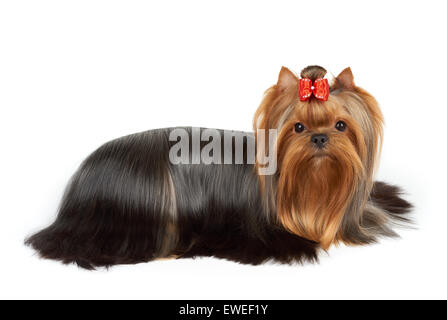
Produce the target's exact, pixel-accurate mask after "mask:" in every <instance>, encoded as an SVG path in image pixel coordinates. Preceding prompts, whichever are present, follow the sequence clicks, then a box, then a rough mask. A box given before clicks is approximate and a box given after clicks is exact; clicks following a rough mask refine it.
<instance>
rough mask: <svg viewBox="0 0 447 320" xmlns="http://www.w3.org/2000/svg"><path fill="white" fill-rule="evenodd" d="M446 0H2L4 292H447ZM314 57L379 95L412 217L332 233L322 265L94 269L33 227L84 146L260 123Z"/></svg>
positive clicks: (390, 155)
mask: <svg viewBox="0 0 447 320" xmlns="http://www.w3.org/2000/svg"><path fill="white" fill-rule="evenodd" d="M446 9H447V7H446V4H445V2H444V1H424V2H423V4H421V2H419V1H383V2H380V1H371V2H369V4H368V3H367V2H364V1H314V2H312V1H302V2H299V1H276V0H275V1H268V2H267V1H246V2H242V1H228V0H227V1H221V2H216V1H193V0H189V1H163V2H161V1H158V2H155V1H151V2H149V1H110V0H108V1H91V0H88V1H19V0H16V1H2V2H0V108H1V114H0V121H1V122H0V134H1V135H0V137H1V157H0V173H1V176H0V188H1V189H0V194H1V201H0V215H1V220H0V246H1V248H0V254H1V255H0V257H1V263H0V298H143V299H145V298H148V299H149V298H158V299H165V298H166V299H168V298H183V299H195V298H208V299H213V298H220V299H229V298H231V299H239V298H252V299H261V298H262V299H280V298H283V299H308V298H447V292H446V288H447V279H446V270H447V257H446V249H445V248H446V244H447V243H446V242H447V240H446V237H445V234H446V231H445V230H446V227H445V226H446V224H447V212H446V206H445V203H444V201H445V198H446V195H445V194H446V190H445V183H444V181H445V180H446V179H447V176H446V167H445V164H446V160H447V159H446V158H447V157H446V151H445V148H446V141H445V140H446V137H445V133H444V131H445V127H446V125H445V121H446V115H447V112H446V110H447V103H446V99H447V94H446V89H445V86H446V83H447V81H446V79H445V74H446V71H447V70H446V69H447V67H446V56H447V47H446V41H445V30H446V29H447V20H446V17H445V12H446ZM310 64H319V65H322V66H324V67H325V68H327V69H328V70H330V72H332V73H333V74H335V75H336V74H337V73H338V72H340V71H341V70H342V69H343V68H345V67H347V66H351V68H352V70H353V72H354V75H355V77H356V83H357V84H358V85H360V86H362V87H364V88H365V89H367V90H368V91H370V92H371V93H372V94H373V95H375V96H376V97H377V99H378V100H379V102H380V104H381V107H382V110H383V113H384V115H385V119H386V130H385V143H384V148H383V154H382V160H381V166H380V170H379V172H378V178H379V179H383V180H385V181H388V182H391V183H395V184H398V185H401V186H403V187H404V188H405V190H406V191H407V199H409V200H410V201H411V202H413V203H414V204H415V206H416V210H415V212H414V213H415V218H416V221H417V228H418V229H417V230H406V231H401V232H400V234H401V235H402V238H401V239H398V240H383V241H381V243H380V244H376V245H371V246H366V247H344V246H341V247H338V248H331V249H330V250H329V252H328V254H323V255H322V256H321V262H320V263H319V264H317V265H305V266H284V265H273V264H267V265H263V266H258V267H252V266H245V265H239V264H236V263H232V262H227V261H223V260H217V259H212V258H204V259H197V260H177V261H160V262H152V263H146V264H139V265H134V266H118V267H114V268H112V269H110V270H109V271H107V270H99V271H95V272H89V271H84V270H82V269H79V268H77V267H75V266H64V265H62V264H60V263H58V262H54V261H45V260H40V259H38V258H37V257H36V256H35V254H34V252H33V251H32V250H31V249H29V248H27V247H25V246H24V245H23V239H24V238H25V237H26V236H27V235H29V234H31V233H32V232H34V231H37V230H38V229H40V228H42V227H44V226H46V225H47V224H49V223H50V222H52V220H53V219H54V217H55V212H56V209H57V205H58V202H59V200H60V197H61V195H62V192H63V189H64V187H65V184H66V182H67V181H68V179H69V177H70V176H71V174H72V173H73V172H74V171H75V169H76V168H77V166H78V165H79V164H80V163H81V161H82V160H83V159H84V158H85V157H86V156H87V155H88V154H89V153H90V152H91V151H93V150H94V149H95V148H97V147H98V146H99V145H100V144H102V143H103V142H105V141H108V140H111V139H113V138H116V137H119V136H122V135H126V134H129V133H134V132H138V131H143V130H147V129H152V128H159V127H167V126H177V125H185V126H204V127H211V128H223V129H235V130H250V129H251V121H252V117H253V114H254V111H255V109H256V108H257V106H258V104H259V102H260V100H261V98H262V95H263V92H264V90H265V89H266V88H268V87H269V86H270V85H272V84H274V83H275V82H276V79H277V75H278V72H279V70H280V68H281V66H282V65H284V66H287V67H289V68H291V69H292V70H294V71H296V72H299V71H300V70H301V68H303V67H305V66H307V65H310Z"/></svg>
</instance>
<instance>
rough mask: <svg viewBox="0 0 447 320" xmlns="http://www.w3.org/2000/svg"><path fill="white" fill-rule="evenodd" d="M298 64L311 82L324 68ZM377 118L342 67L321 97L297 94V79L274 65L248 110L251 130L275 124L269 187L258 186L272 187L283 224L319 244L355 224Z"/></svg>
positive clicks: (368, 177) (367, 184)
mask: <svg viewBox="0 0 447 320" xmlns="http://www.w3.org/2000/svg"><path fill="white" fill-rule="evenodd" d="M304 71H306V72H307V74H305V75H304V76H303V73H302V77H308V78H311V80H312V81H314V80H315V78H317V77H322V76H324V73H325V70H324V69H322V68H321V67H310V68H306V69H305V70H303V72H304ZM381 124H382V116H381V113H380V110H379V109H378V106H377V103H376V102H375V100H374V98H372V97H371V96H370V95H369V94H368V93H366V92H365V91H363V90H362V89H360V88H357V87H356V86H355V85H354V82H353V76H352V73H351V71H350V69H345V70H344V71H343V72H342V73H341V74H340V75H339V76H338V77H337V78H336V79H335V82H334V84H333V85H332V87H331V90H330V94H329V98H328V100H327V101H320V100H317V99H316V98H311V99H309V100H307V101H300V100H299V99H298V78H297V77H296V76H295V75H294V74H293V73H292V72H290V71H289V70H288V69H286V68H283V69H282V70H281V73H280V76H279V80H278V83H277V85H276V86H273V87H272V88H270V89H269V90H268V91H267V93H266V97H265V98H264V101H263V103H262V104H261V106H260V108H259V109H258V112H257V113H256V116H255V129H258V128H262V129H277V130H278V138H277V141H276V145H275V146H267V148H272V147H273V148H275V150H276V153H277V161H278V173H277V175H276V177H275V178H274V179H275V183H274V184H273V185H274V187H275V188H274V190H264V191H267V192H273V193H274V194H275V195H274V197H275V198H276V199H275V203H276V209H277V213H278V218H279V222H280V223H281V224H282V225H283V226H284V227H285V228H286V229H287V230H289V231H290V232H293V233H295V234H297V235H299V236H302V237H304V238H307V239H310V240H313V241H316V242H320V244H321V246H322V247H323V248H327V247H329V246H330V244H331V243H333V242H335V241H337V240H342V239H343V228H342V226H343V225H346V226H347V227H351V225H352V224H353V223H354V224H355V221H354V220H355V219H357V218H358V217H356V216H355V215H356V214H357V212H358V209H359V207H362V206H364V204H365V203H366V200H367V197H368V195H369V191H370V189H371V186H372V176H373V173H374V166H375V159H376V155H377V151H378V148H379V143H380V142H379V141H380V138H381V132H382V131H381ZM259 151H260V152H262V151H263V150H259ZM260 178H261V180H262V179H265V178H262V177H260ZM263 185H265V183H263Z"/></svg>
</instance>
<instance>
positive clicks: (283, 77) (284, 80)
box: [276, 67, 298, 91]
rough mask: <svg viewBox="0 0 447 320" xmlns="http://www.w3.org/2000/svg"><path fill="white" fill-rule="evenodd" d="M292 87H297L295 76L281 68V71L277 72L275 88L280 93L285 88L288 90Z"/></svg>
mask: <svg viewBox="0 0 447 320" xmlns="http://www.w3.org/2000/svg"><path fill="white" fill-rule="evenodd" d="M293 86H295V87H297V86H298V78H297V76H296V75H295V74H294V73H293V72H292V71H290V70H289V69H287V68H286V67H282V68H281V71H280V72H279V76H278V83H277V84H276V87H277V88H278V89H279V90H280V91H284V90H286V89H287V88H290V87H293Z"/></svg>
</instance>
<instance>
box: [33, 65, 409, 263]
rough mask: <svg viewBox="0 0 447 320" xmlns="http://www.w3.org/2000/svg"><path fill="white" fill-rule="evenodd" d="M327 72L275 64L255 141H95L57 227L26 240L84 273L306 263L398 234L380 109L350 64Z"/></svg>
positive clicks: (215, 135) (189, 133)
mask: <svg viewBox="0 0 447 320" xmlns="http://www.w3.org/2000/svg"><path fill="white" fill-rule="evenodd" d="M325 75H326V70H325V69H323V68H322V67H319V66H310V67H307V68H305V69H304V70H303V71H302V72H301V79H299V78H297V77H296V76H295V75H294V74H293V73H292V72H291V71H289V70H288V69H287V68H284V67H283V68H282V69H281V72H280V74H279V79H278V82H277V84H276V85H274V86H272V87H271V88H269V89H268V90H267V91H266V93H265V96H264V99H263V101H262V103H261V105H260V107H259V109H258V110H257V112H256V114H255V118H254V129H255V130H254V131H255V133H256V134H252V133H244V132H230V138H229V139H227V138H228V137H227V135H228V132H225V131H223V130H214V131H213V132H211V133H209V132H208V133H207V134H205V137H204V134H203V132H204V130H202V129H200V128H168V129H158V130H151V131H146V132H142V133H137V134H133V135H130V136H126V137H122V138H119V139H116V140H113V141H111V142H108V143H106V144H104V145H103V146H101V147H100V148H99V149H98V150H96V151H95V152H94V153H93V154H91V155H90V156H89V157H88V158H87V159H86V160H85V161H84V162H83V163H82V165H81V167H80V168H79V170H78V171H77V172H76V173H75V174H74V176H73V178H72V179H71V181H70V183H69V185H68V187H67V190H66V192H65V195H64V197H63V200H62V203H61V205H60V208H59V213H58V216H57V218H56V221H55V222H54V223H53V224H52V225H50V226H49V227H47V228H46V229H43V230H42V231H40V232H38V233H37V234H35V235H33V236H31V237H30V238H28V239H27V240H26V243H27V244H29V245H31V246H32V247H33V248H34V249H36V250H37V251H38V252H39V253H40V255H41V256H42V257H44V258H49V259H57V260H61V261H62V262H64V263H72V262H73V263H76V264H78V265H79V266H81V267H83V268H88V269H91V268H94V267H97V266H110V265H115V264H132V263H138V262H144V261H150V260H155V259H159V258H167V257H175V258H188V257H195V256H215V257H219V258H225V259H229V260H233V261H237V262H241V263H248V264H260V263H262V262H265V261H268V260H273V261H278V262H282V263H292V262H303V261H314V260H316V259H317V253H318V251H319V250H321V249H323V250H326V249H327V248H329V247H330V246H331V245H332V244H336V243H338V242H343V243H346V244H367V243H371V242H374V241H376V240H377V238H378V237H379V236H396V233H395V232H394V231H393V230H392V228H391V227H392V226H393V225H395V224H399V223H400V222H404V223H405V222H408V218H406V216H405V213H407V212H409V211H410V209H411V205H410V204H409V203H408V202H407V201H405V200H404V199H402V198H401V197H400V190H399V189H398V188H397V187H395V186H390V185H387V184H385V183H383V182H374V181H373V177H374V172H375V169H376V167H377V156H378V154H379V152H380V145H381V140H382V123H383V118H382V113H381V111H380V109H379V107H378V104H377V102H376V100H375V99H374V98H373V97H372V96H371V95H370V94H369V93H367V92H366V91H365V90H363V89H361V88H359V87H357V86H356V85H355V84H354V81H353V75H352V73H351V70H350V69H349V68H347V69H345V70H343V71H342V72H341V73H340V75H338V76H337V77H336V78H335V79H334V81H333V82H332V83H331V84H330V85H329V82H328V81H327V80H326V79H325V78H324V77H325ZM176 130H177V131H178V132H180V133H178V134H177V135H176V138H174V139H172V133H173V132H174V131H176ZM207 130H209V129H207ZM205 131H206V130H205ZM270 131H272V132H275V135H273V137H272V136H270V135H269V132H270ZM200 135H202V136H201V137H200ZM197 136H199V138H198V140H197ZM179 138H180V140H181V139H182V138H183V139H186V141H187V142H186V144H185V143H184V144H183V147H182V148H179V146H178V144H179V143H180V140H179ZM194 141H196V142H197V141H198V142H197V143H195V142H194ZM210 145H211V147H212V148H210ZM253 145H255V148H253V147H252V146H253ZM253 149H254V150H255V151H253ZM221 150H225V152H221ZM228 152H229V153H230V156H228ZM182 153H183V154H182ZM179 154H181V157H180V158H175V156H177V155H179ZM254 154H256V156H254ZM204 155H205V156H207V157H208V158H206V157H205V158H204V157H203V156H204ZM266 155H274V156H273V157H270V158H269V159H270V160H269V162H270V163H275V166H274V167H273V168H274V169H275V170H273V171H272V170H271V171H272V172H267V174H266V173H265V172H264V171H263V170H264V169H266V168H265V166H266V164H267V163H266V162H263V161H262V160H263V159H265V158H266ZM173 156H174V159H173ZM238 157H239V161H238V159H236V158H238ZM179 159H180V160H179ZM254 159H256V161H255V160H254Z"/></svg>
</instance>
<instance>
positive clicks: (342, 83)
mask: <svg viewBox="0 0 447 320" xmlns="http://www.w3.org/2000/svg"><path fill="white" fill-rule="evenodd" d="M336 86H337V87H338V88H341V89H347V90H352V89H354V88H355V84H354V75H353V74H352V71H351V68H350V67H347V68H346V69H344V70H343V71H342V72H340V74H339V75H338V76H337V78H336Z"/></svg>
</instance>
